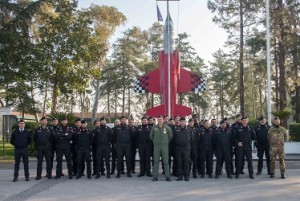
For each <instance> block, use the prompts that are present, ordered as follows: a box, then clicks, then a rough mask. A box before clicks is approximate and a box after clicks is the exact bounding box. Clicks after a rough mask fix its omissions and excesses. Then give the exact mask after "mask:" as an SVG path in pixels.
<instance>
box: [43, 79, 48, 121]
mask: <svg viewBox="0 0 300 201" xmlns="http://www.w3.org/2000/svg"><path fill="white" fill-rule="evenodd" d="M47 97H48V81H46V86H45V95H44V101H43V112H42V116H45V113H46V103H47Z"/></svg>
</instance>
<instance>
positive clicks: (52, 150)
mask: <svg viewBox="0 0 300 201" xmlns="http://www.w3.org/2000/svg"><path fill="white" fill-rule="evenodd" d="M55 153H56V160H57V152H56V147H55V145H52V149H51V158H50V163H51V170H52V169H53V162H54V155H55Z"/></svg>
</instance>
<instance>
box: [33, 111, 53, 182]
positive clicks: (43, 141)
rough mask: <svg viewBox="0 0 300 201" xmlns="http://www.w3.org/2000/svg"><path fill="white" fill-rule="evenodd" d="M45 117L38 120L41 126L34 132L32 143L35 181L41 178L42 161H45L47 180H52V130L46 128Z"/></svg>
mask: <svg viewBox="0 0 300 201" xmlns="http://www.w3.org/2000/svg"><path fill="white" fill-rule="evenodd" d="M47 123H48V121H47V119H46V117H42V118H41V119H40V124H41V126H40V127H38V128H37V129H36V130H35V133H34V136H33V141H34V143H35V147H36V151H37V173H36V178H35V180H40V179H41V176H42V168H43V160H44V157H45V159H46V171H47V178H48V179H52V170H51V161H50V159H51V145H52V130H51V128H50V127H48V126H47Z"/></svg>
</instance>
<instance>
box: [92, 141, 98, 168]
mask: <svg viewBox="0 0 300 201" xmlns="http://www.w3.org/2000/svg"><path fill="white" fill-rule="evenodd" d="M92 158H93V173H96V172H97V163H98V160H97V146H95V145H93V148H92Z"/></svg>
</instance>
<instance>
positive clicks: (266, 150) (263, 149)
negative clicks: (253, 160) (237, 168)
mask: <svg viewBox="0 0 300 201" xmlns="http://www.w3.org/2000/svg"><path fill="white" fill-rule="evenodd" d="M264 154H265V156H266V163H267V171H268V174H269V173H270V146H269V145H264V144H258V145H257V157H258V164H257V171H258V172H261V171H262V168H263V161H264Z"/></svg>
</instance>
